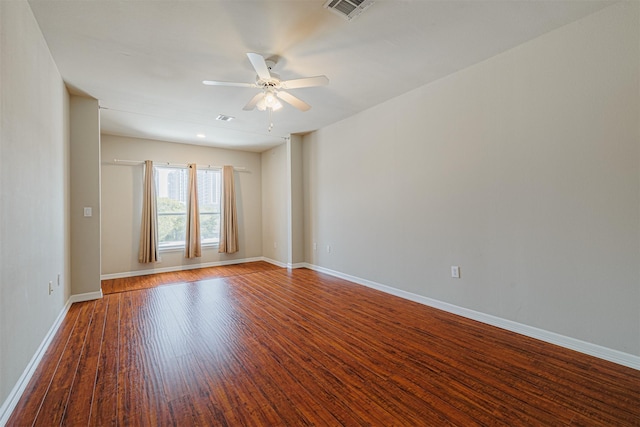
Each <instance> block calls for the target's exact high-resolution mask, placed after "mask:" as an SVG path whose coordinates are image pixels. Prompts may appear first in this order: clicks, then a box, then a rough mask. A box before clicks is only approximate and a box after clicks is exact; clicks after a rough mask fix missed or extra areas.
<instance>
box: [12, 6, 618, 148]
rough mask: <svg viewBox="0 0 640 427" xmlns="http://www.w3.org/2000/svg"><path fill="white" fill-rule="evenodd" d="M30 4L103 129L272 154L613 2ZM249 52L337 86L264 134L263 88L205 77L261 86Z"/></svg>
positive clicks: (308, 97)
mask: <svg viewBox="0 0 640 427" xmlns="http://www.w3.org/2000/svg"><path fill="white" fill-rule="evenodd" d="M0 1H1V0H0ZM29 3H30V5H31V8H32V10H33V12H34V15H35V17H36V19H37V21H38V24H39V25H40V28H41V29H42V33H43V34H44V37H45V39H46V41H47V43H48V45H49V49H50V50H51V53H52V55H53V58H54V60H55V62H56V64H57V65H58V68H59V70H60V73H61V74H62V77H63V79H64V80H65V82H66V83H67V85H68V87H69V88H70V89H71V90H72V91H74V92H75V93H84V94H87V95H90V96H92V97H94V98H96V99H98V100H99V101H100V105H101V107H103V109H102V110H101V126H102V131H103V132H104V133H109V134H115V135H125V136H133V137H140V138H151V139H159V140H166V141H175V142H185V143H192V144H204V145H211V146H217V147H226V148H234V149H241V150H249V151H264V150H266V149H268V148H270V147H272V146H274V145H277V144H280V143H281V142H282V137H285V136H287V135H289V134H293V133H305V132H309V131H313V130H315V129H318V128H321V127H323V126H326V125H328V124H331V123H334V122H336V121H339V120H341V119H344V118H346V117H348V116H351V115H353V114H355V113H357V112H359V111H362V110H365V109H367V108H370V107H372V106H374V105H376V104H379V103H381V102H383V101H385V100H387V99H390V98H393V97H396V96H398V95H400V94H402V93H404V92H407V91H409V90H411V89H413V88H416V87H419V86H422V85H424V84H426V83H429V82H432V81H434V80H436V79H439V78H442V77H444V76H446V75H448V74H451V73H454V72H456V71H457V70H460V69H462V68H465V67H468V66H470V65H472V64H475V63H478V62H480V61H483V60H485V59H487V58H490V57H492V56H494V55H496V54H498V53H500V52H503V51H505V50H507V49H510V48H512V47H514V46H517V45H518V44H521V43H523V42H525V41H527V40H530V39H532V38H535V37H537V36H539V35H541V34H543V33H545V32H548V31H550V30H553V29H555V28H557V27H559V26H562V25H564V24H567V23H569V22H572V21H575V20H577V19H580V18H582V17H584V16H586V15H588V14H591V13H593V12H595V11H597V10H599V9H602V8H603V7H605V6H607V5H609V4H611V3H612V2H611V1H591V0H497V1H488V0H467V1H459V0H439V1H429V0H378V1H377V2H376V3H375V4H373V5H372V6H371V7H370V8H369V9H367V10H366V11H365V12H364V13H363V14H362V15H361V16H360V17H358V18H356V19H355V20H353V21H351V22H348V21H346V20H344V19H342V18H341V17H339V16H336V15H334V14H333V13H331V12H329V11H328V10H326V9H324V8H323V4H324V3H325V0H206V1H190V0H164V1H160V0H153V1H141V0H128V1H115V0H94V1H86V0H80V1H72V0H30V1H29ZM247 52H256V53H260V54H262V55H264V56H265V57H269V56H272V55H277V56H278V57H279V58H280V60H279V61H278V63H277V65H276V66H275V68H274V70H273V71H275V72H277V73H279V74H280V76H281V77H282V79H295V78H300V77H309V76H315V75H320V74H324V75H326V76H327V77H328V78H329V80H330V83H329V85H328V86H324V87H316V88H304V89H294V90H291V91H290V92H291V93H292V94H293V95H295V96H297V97H299V98H301V99H302V100H304V101H306V102H307V103H309V104H311V105H312V108H311V110H309V111H307V112H300V111H298V110H296V109H294V108H293V107H291V106H290V105H285V106H284V108H283V109H282V110H280V111H277V112H275V113H274V114H273V123H274V128H273V130H272V131H271V132H268V131H267V127H268V124H269V121H268V114H267V113H266V112H260V111H258V110H254V111H243V110H242V108H243V107H244V105H245V104H246V103H247V102H248V101H249V99H251V97H252V96H253V95H254V94H256V93H257V90H258V89H252V88H240V87H220V86H204V85H203V84H202V83H201V82H202V80H225V81H237V82H248V83H250V82H253V81H254V80H255V71H254V70H253V68H252V66H251V63H250V62H249V60H248V58H247V56H246V53H247ZM218 114H225V115H229V116H234V117H236V119H235V120H233V121H231V122H221V121H216V120H215V118H216V117H217V116H218ZM197 133H204V134H206V135H207V136H206V138H204V139H200V138H197V137H196V134H197Z"/></svg>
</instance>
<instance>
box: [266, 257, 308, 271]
mask: <svg viewBox="0 0 640 427" xmlns="http://www.w3.org/2000/svg"><path fill="white" fill-rule="evenodd" d="M262 260H263V261H265V262H268V263H269V264H273V265H277V266H278V267H282V268H288V269H289V270H295V269H296V268H307V263H306V262H297V263H294V264H291V263H290V262H289V263H284V262H280V261H276V260H275V259H271V258H267V257H262Z"/></svg>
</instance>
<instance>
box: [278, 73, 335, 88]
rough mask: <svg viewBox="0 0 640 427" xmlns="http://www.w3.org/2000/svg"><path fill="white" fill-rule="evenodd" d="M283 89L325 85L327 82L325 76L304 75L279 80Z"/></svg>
mask: <svg viewBox="0 0 640 427" xmlns="http://www.w3.org/2000/svg"><path fill="white" fill-rule="evenodd" d="M280 84H281V85H282V87H283V88H284V89H298V88H302V87H313V86H326V85H328V84H329V79H328V78H327V76H315V77H305V78H303V79H294V80H285V81H282V82H280Z"/></svg>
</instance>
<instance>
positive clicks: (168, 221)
mask: <svg viewBox="0 0 640 427" xmlns="http://www.w3.org/2000/svg"><path fill="white" fill-rule="evenodd" d="M188 180H189V175H188V172H187V170H186V169H183V168H180V169H177V168H163V167H156V188H157V191H158V200H157V203H158V243H159V246H160V247H162V246H174V245H178V246H179V245H184V236H185V233H186V219H187V189H188V186H187V184H188Z"/></svg>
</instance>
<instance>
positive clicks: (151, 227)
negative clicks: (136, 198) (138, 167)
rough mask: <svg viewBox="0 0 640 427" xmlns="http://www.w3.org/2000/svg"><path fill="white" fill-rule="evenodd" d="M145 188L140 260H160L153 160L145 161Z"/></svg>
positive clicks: (145, 261) (146, 261)
mask: <svg viewBox="0 0 640 427" xmlns="http://www.w3.org/2000/svg"><path fill="white" fill-rule="evenodd" d="M143 185H144V188H143V190H142V221H141V224H140V248H139V249H138V262H140V263H149V262H156V261H158V217H157V215H156V212H157V206H156V188H155V187H156V186H155V180H154V177H153V162H152V161H151V160H145V162H144V183H143Z"/></svg>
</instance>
